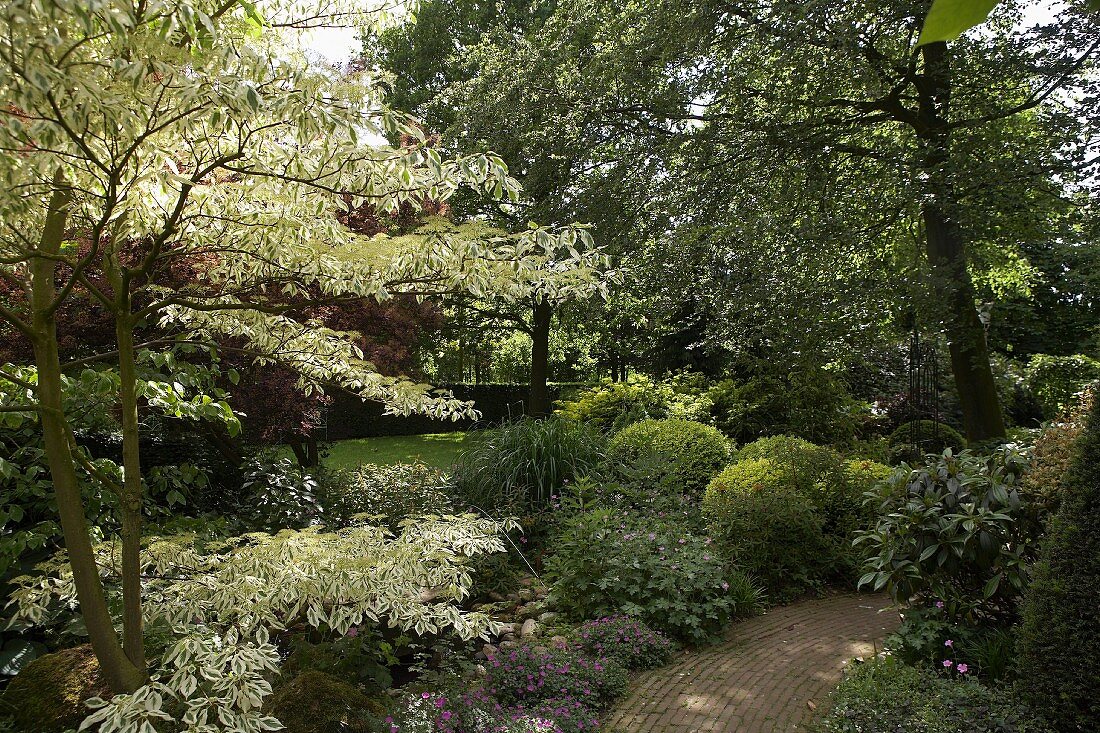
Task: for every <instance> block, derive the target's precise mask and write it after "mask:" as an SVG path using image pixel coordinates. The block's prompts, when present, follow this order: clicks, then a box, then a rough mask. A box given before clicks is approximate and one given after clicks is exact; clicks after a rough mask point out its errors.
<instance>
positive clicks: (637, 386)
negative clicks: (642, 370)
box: [556, 375, 710, 433]
mask: <svg viewBox="0 0 1100 733" xmlns="http://www.w3.org/2000/svg"><path fill="white" fill-rule="evenodd" d="M557 408H558V409H557V411H556V414H558V415H561V416H562V417H565V418H568V419H570V420H574V421H576V422H582V423H585V424H587V425H591V426H593V427H595V428H597V429H599V430H602V431H604V432H608V433H610V432H614V431H616V430H621V429H622V428H625V427H626V426H627V425H631V424H633V423H635V422H638V421H639V420H646V419H660V418H665V417H673V418H680V419H683V420H706V419H707V417H708V415H709V410H710V401H709V400H708V399H706V398H705V397H703V396H700V395H698V394H695V393H694V392H693V390H691V389H690V384H689V383H688V382H687V381H685V380H672V381H670V382H654V381H653V380H651V379H649V378H648V377H643V376H637V375H635V376H632V377H630V378H629V379H628V380H626V381H625V382H613V381H611V380H610V379H605V380H603V381H602V382H600V384H598V385H597V386H595V387H591V388H589V389H585V390H581V391H579V392H577V393H575V394H574V395H573V396H572V398H571V399H569V400H562V401H561V402H559V403H558V404H557Z"/></svg>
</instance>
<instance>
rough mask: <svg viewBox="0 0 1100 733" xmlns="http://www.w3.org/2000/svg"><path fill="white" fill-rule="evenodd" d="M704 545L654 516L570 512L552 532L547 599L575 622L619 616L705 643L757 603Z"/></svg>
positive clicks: (603, 510) (748, 587)
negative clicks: (553, 548)
mask: <svg viewBox="0 0 1100 733" xmlns="http://www.w3.org/2000/svg"><path fill="white" fill-rule="evenodd" d="M711 544H712V543H711V540H709V539H706V538H703V537H699V536H698V535H695V534H693V533H691V532H689V531H687V530H686V529H685V528H684V527H683V526H682V525H678V524H675V523H670V522H665V521H662V520H660V519H659V518H657V517H652V516H646V515H640V514H635V513H633V512H628V511H622V510H612V509H608V508H602V507H601V508H595V509H588V510H585V511H581V512H578V513H576V514H574V515H572V516H570V517H568V518H566V519H565V520H564V521H563V526H562V530H561V532H560V534H559V535H558V536H557V537H556V538H555V542H554V547H555V551H554V554H553V555H552V556H551V557H550V560H549V563H548V565H547V575H548V578H549V579H550V580H551V582H552V583H553V588H552V592H551V599H550V600H551V603H552V604H553V605H554V606H555V607H557V608H559V609H560V610H562V611H564V612H566V613H567V614H568V615H569V616H571V617H573V618H575V619H578V620H580V619H591V618H599V617H601V616H614V615H619V614H625V615H628V616H634V617H637V618H639V619H641V620H642V621H644V622H645V623H646V624H648V625H649V626H651V627H653V628H655V629H657V630H659V631H661V632H663V633H665V634H668V635H669V636H671V637H673V638H675V639H678V640H682V641H690V642H702V641H706V640H708V639H711V638H714V637H715V636H717V634H718V633H719V632H720V631H721V630H722V627H723V626H725V624H726V622H727V621H729V620H730V619H731V618H733V617H735V616H744V615H748V614H751V613H752V612H754V611H755V609H756V606H757V604H758V601H759V592H758V591H757V590H756V589H755V587H754V586H752V584H750V583H747V582H745V581H744V578H742V577H740V575H741V574H740V573H736V572H732V573H731V572H730V571H728V570H727V568H726V565H725V563H724V562H723V559H722V558H721V556H720V554H719V553H718V552H717V550H716V548H714V547H712V546H711ZM734 581H736V582H734Z"/></svg>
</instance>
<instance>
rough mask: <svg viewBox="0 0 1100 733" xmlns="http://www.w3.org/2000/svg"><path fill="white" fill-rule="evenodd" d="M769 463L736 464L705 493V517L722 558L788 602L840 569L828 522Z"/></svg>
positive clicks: (782, 470)
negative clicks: (828, 529)
mask: <svg viewBox="0 0 1100 733" xmlns="http://www.w3.org/2000/svg"><path fill="white" fill-rule="evenodd" d="M791 474H792V469H791V468H790V467H789V466H786V465H784V464H781V463H778V462H775V461H772V460H770V459H767V458H758V459H749V460H743V461H738V462H737V463H734V464H733V465H731V466H730V467H729V468H727V469H726V470H725V471H723V472H722V473H721V474H719V475H718V476H717V477H716V478H715V479H714V481H712V482H711V484H710V486H708V487H707V492H706V495H705V496H704V498H703V515H704V517H706V520H707V527H708V530H709V533H710V536H711V537H712V538H714V540H715V544H716V547H717V548H718V549H719V551H720V552H721V553H722V554H723V556H724V557H725V558H726V559H728V560H729V561H730V562H732V563H733V564H734V565H736V566H737V567H738V568H740V569H741V570H744V571H745V572H747V573H749V574H750V575H751V576H752V577H754V578H756V579H757V580H759V581H760V582H762V583H763V584H764V587H765V588H767V590H768V594H769V595H770V596H772V597H773V598H776V599H784V598H787V597H791V596H794V595H797V594H798V593H801V592H803V591H805V590H807V589H809V588H816V587H820V585H821V584H822V583H823V582H824V581H825V579H826V578H827V577H828V576H829V575H830V574H831V573H832V572H833V570H834V569H835V568H836V565H837V563H838V548H837V545H836V543H833V542H830V541H829V539H828V538H827V537H826V535H825V532H824V520H823V518H822V516H821V513H820V512H818V511H817V510H816V509H815V508H814V507H813V506H812V504H810V502H809V501H808V500H807V499H806V496H805V494H803V493H802V492H800V491H798V490H797V489H795V488H794V487H793V486H792V484H793V482H792V481H791V479H790V476H791Z"/></svg>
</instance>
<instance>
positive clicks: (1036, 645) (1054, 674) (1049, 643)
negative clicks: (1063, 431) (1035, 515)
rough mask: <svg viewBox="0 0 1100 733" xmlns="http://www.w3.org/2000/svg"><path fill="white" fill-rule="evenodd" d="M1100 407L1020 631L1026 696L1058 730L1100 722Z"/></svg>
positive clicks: (1082, 444) (1073, 468)
mask: <svg viewBox="0 0 1100 733" xmlns="http://www.w3.org/2000/svg"><path fill="white" fill-rule="evenodd" d="M1098 587H1100V403H1098V402H1096V401H1094V404H1093V405H1092V407H1091V410H1090V413H1089V416H1088V422H1087V424H1086V426H1085V430H1084V433H1083V434H1082V435H1081V437H1080V439H1079V440H1078V441H1077V444H1076V455H1075V457H1074V459H1073V461H1072V463H1071V465H1070V469H1069V473H1068V475H1067V476H1066V480H1065V484H1064V486H1063V489H1062V501H1061V506H1060V507H1059V509H1058V512H1057V514H1055V515H1054V519H1053V520H1052V522H1051V525H1050V532H1049V534H1048V536H1047V537H1046V538H1045V540H1044V541H1043V544H1042V549H1041V553H1040V562H1039V563H1038V564H1037V565H1036V567H1035V569H1034V572H1033V579H1032V582H1031V587H1030V588H1029V590H1028V592H1027V597H1026V601H1025V606H1024V614H1023V617H1024V620H1023V625H1022V628H1021V630H1020V649H1019V652H1020V668H1021V676H1022V677H1023V679H1024V680H1026V687H1025V692H1026V694H1027V695H1028V698H1029V699H1030V700H1031V702H1032V704H1034V706H1035V707H1036V708H1037V709H1039V710H1040V711H1042V712H1044V713H1045V714H1046V715H1047V717H1048V718H1049V719H1050V721H1051V722H1052V723H1053V724H1054V726H1055V728H1056V729H1058V730H1059V731H1079V730H1095V729H1096V724H1097V721H1098V720H1100V696H1098V695H1097V690H1100V603H1098V602H1097V597H1096V593H1097V588H1098Z"/></svg>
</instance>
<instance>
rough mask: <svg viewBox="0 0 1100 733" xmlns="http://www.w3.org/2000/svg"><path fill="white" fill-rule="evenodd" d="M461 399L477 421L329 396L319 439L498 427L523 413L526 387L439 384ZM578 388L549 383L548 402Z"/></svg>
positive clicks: (335, 392)
mask: <svg viewBox="0 0 1100 733" xmlns="http://www.w3.org/2000/svg"><path fill="white" fill-rule="evenodd" d="M436 386H437V387H438V388H439V389H447V390H450V391H451V392H453V393H454V396H455V397H456V398H457V399H460V400H473V402H474V407H475V408H476V409H477V410H478V411H479V412H480V413H481V419H480V420H476V421H475V420H456V421H454V422H452V421H450V420H433V419H432V418H430V417H425V416H423V415H409V416H407V417H403V416H401V415H384V414H382V411H383V408H382V405H381V404H379V403H377V402H364V401H363V400H361V399H359V398H358V397H355V396H354V395H349V394H346V393H344V392H337V391H334V392H333V393H332V395H331V396H332V404H331V405H330V406H329V410H328V431H327V435H326V434H325V431H323V430H322V431H321V435H320V438H321V439H322V440H347V439H348V438H377V437H381V436H385V435H423V434H425V433H453V432H456V431H459V430H472V429H476V428H481V427H491V426H494V425H499V424H501V423H503V422H505V421H507V420H512V419H515V418H517V417H520V416H522V415H524V414H526V405H527V395H528V392H529V387H528V386H527V385H526V384H439V385H436ZM577 386H578V385H575V384H567V383H559V384H550V385H549V390H550V399H551V400H558V399H561V397H562V396H563V395H564V394H567V393H570V392H572V391H574V390H575V388H576V387H577Z"/></svg>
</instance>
